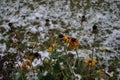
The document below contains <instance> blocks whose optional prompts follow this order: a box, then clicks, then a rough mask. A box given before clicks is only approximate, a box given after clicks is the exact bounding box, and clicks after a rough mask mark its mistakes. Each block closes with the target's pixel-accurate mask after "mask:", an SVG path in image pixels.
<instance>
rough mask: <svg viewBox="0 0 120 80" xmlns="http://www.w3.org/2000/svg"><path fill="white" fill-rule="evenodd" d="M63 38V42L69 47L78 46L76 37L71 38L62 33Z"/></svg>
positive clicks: (75, 47)
mask: <svg viewBox="0 0 120 80" xmlns="http://www.w3.org/2000/svg"><path fill="white" fill-rule="evenodd" d="M63 40H65V42H66V43H67V44H68V45H69V48H71V49H72V48H73V49H77V47H78V39H77V38H72V37H68V36H66V35H63Z"/></svg>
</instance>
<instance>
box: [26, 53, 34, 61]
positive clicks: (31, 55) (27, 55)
mask: <svg viewBox="0 0 120 80" xmlns="http://www.w3.org/2000/svg"><path fill="white" fill-rule="evenodd" d="M24 57H25V58H27V59H29V60H33V59H34V58H35V56H34V55H33V53H30V52H27V53H25V55H24Z"/></svg>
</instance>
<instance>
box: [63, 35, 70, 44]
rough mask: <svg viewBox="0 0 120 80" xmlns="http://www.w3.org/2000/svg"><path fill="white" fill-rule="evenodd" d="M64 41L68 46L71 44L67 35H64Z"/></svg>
mask: <svg viewBox="0 0 120 80" xmlns="http://www.w3.org/2000/svg"><path fill="white" fill-rule="evenodd" d="M63 40H65V42H66V43H67V44H69V42H70V39H69V37H68V36H66V35H64V37H63Z"/></svg>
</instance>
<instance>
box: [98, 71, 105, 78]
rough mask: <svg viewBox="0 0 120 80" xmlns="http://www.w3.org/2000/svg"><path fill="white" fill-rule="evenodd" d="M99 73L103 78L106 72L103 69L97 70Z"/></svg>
mask: <svg viewBox="0 0 120 80" xmlns="http://www.w3.org/2000/svg"><path fill="white" fill-rule="evenodd" d="M97 73H98V77H99V78H102V77H103V76H104V72H103V71H102V70H101V69H99V70H97Z"/></svg>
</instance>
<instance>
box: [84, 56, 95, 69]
mask: <svg viewBox="0 0 120 80" xmlns="http://www.w3.org/2000/svg"><path fill="white" fill-rule="evenodd" d="M84 62H85V65H86V66H90V67H93V66H95V64H96V63H97V60H96V59H91V58H90V57H86V58H85V59H84Z"/></svg>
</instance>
